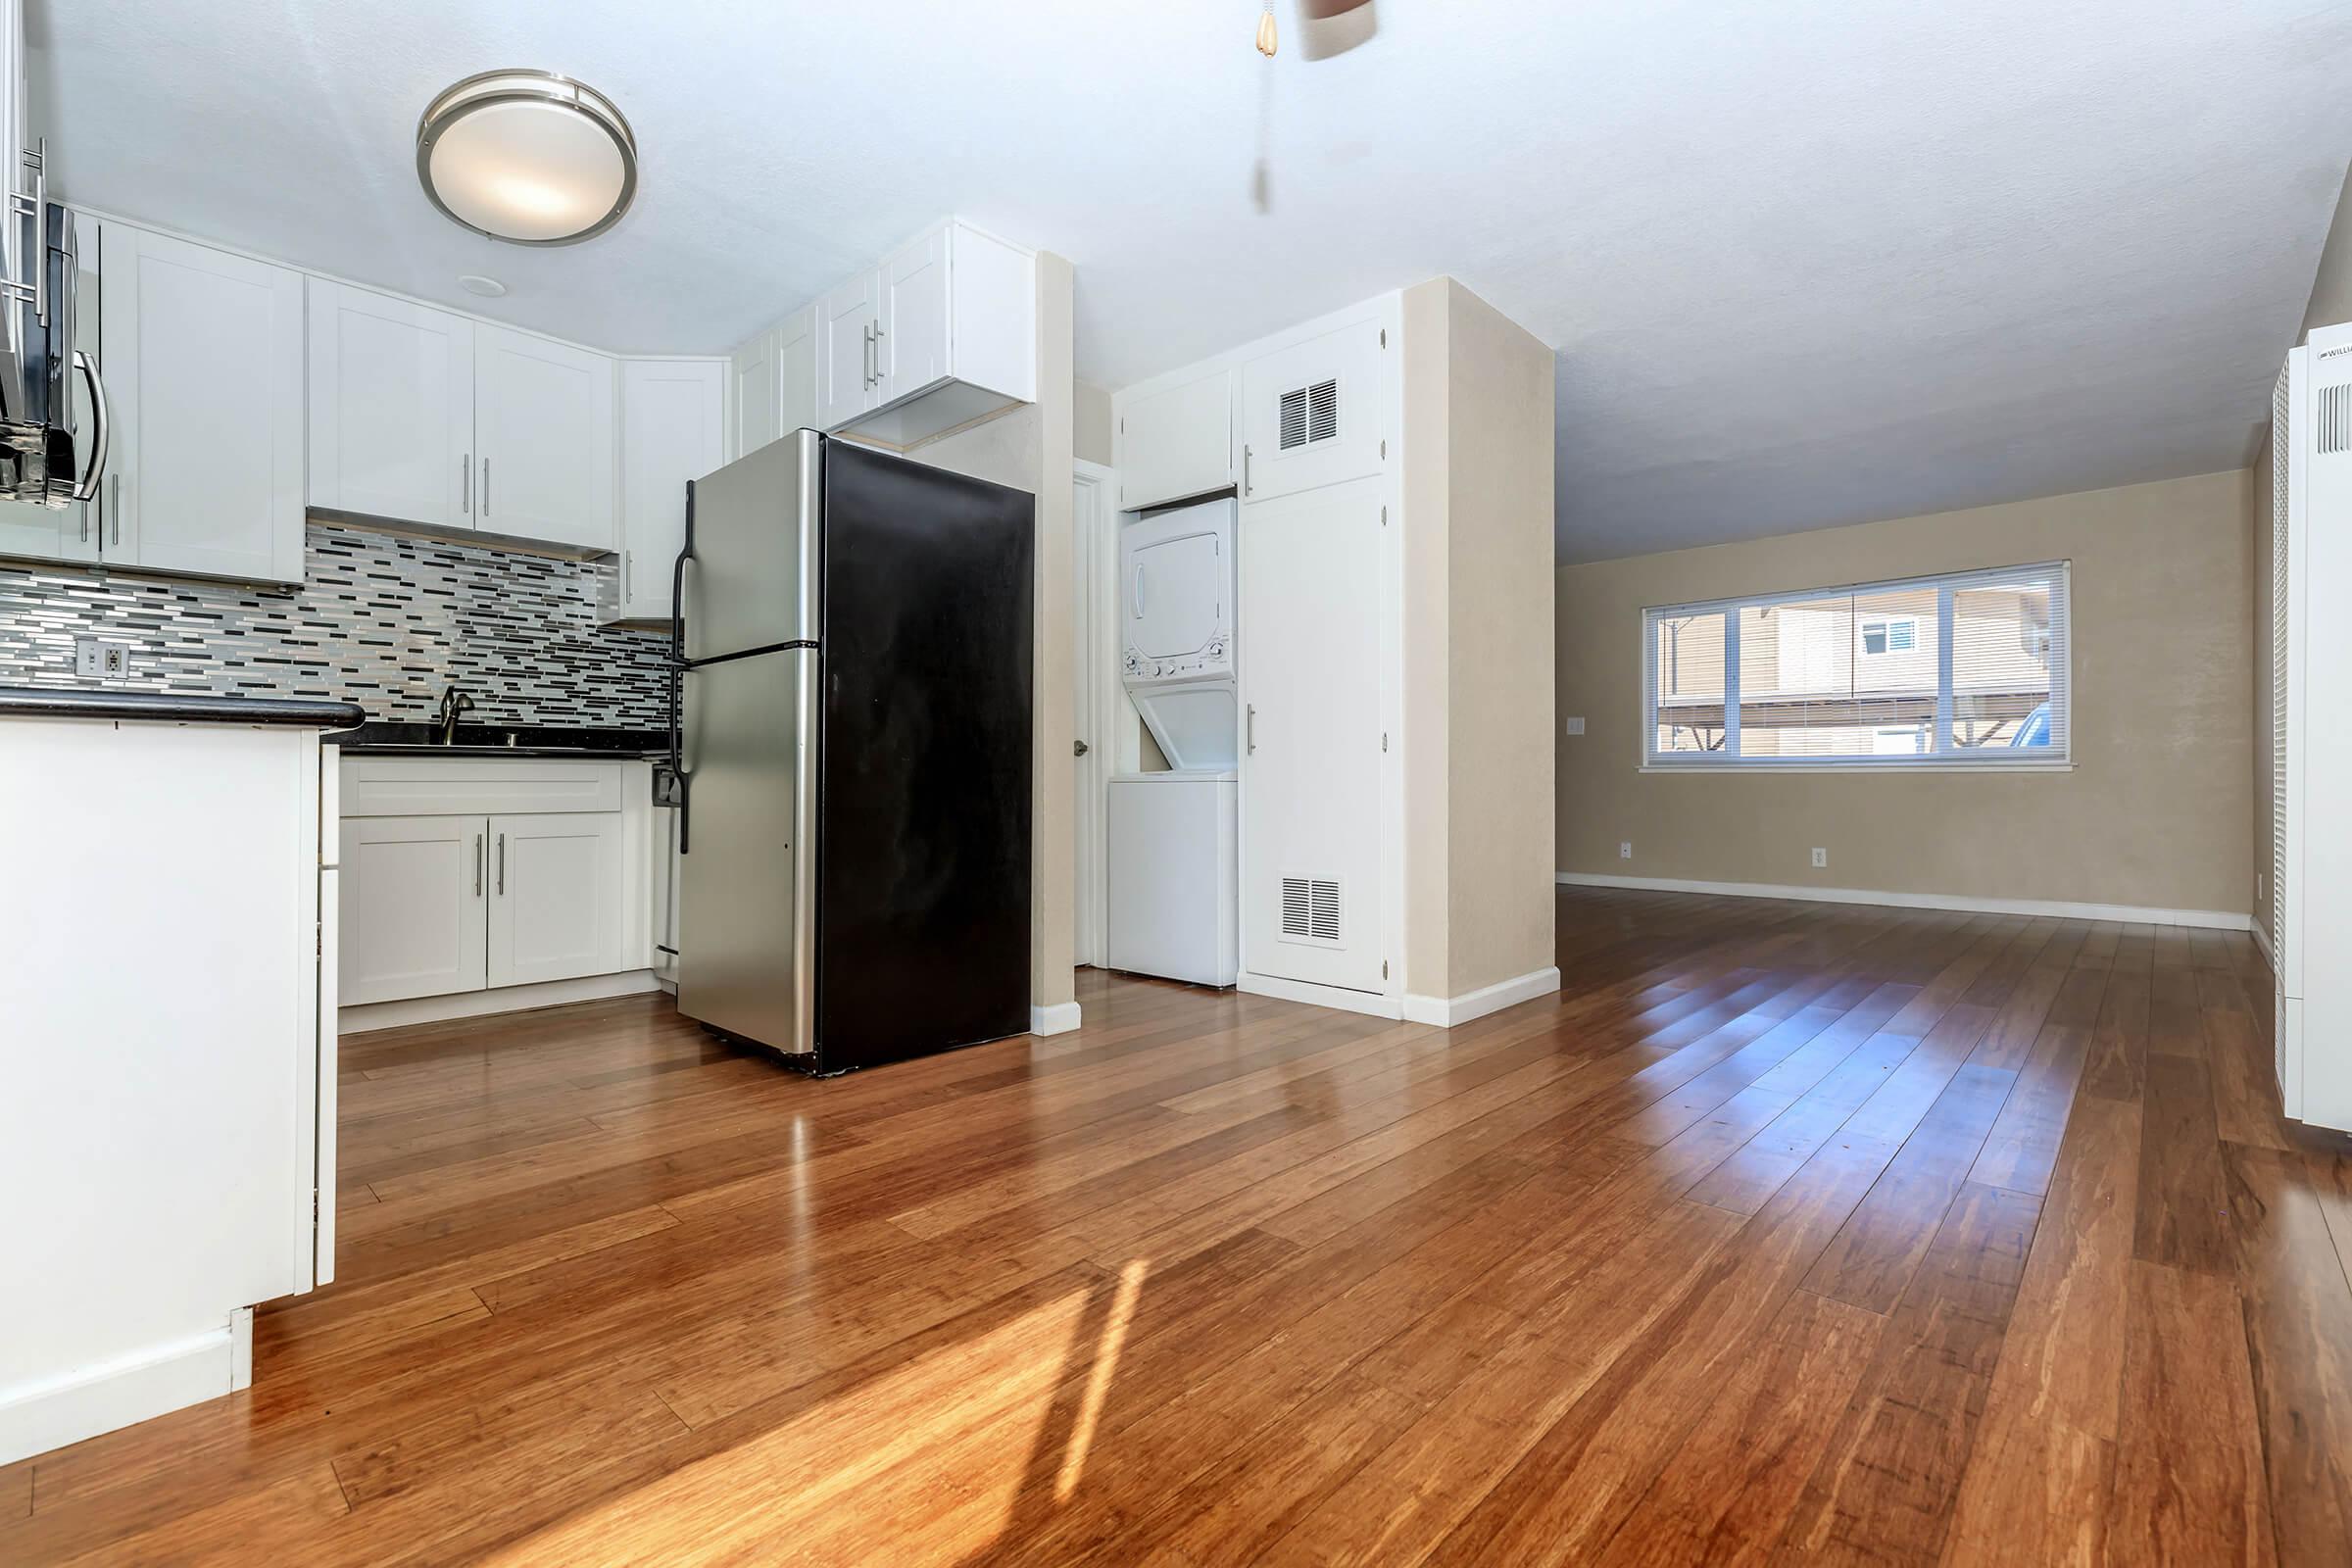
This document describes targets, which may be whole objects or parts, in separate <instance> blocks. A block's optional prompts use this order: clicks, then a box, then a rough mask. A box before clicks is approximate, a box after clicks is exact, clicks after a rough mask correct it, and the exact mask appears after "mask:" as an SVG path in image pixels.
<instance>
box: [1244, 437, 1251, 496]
mask: <svg viewBox="0 0 2352 1568" xmlns="http://www.w3.org/2000/svg"><path fill="white" fill-rule="evenodd" d="M1249 493H1250V449H1249V448H1248V447H1244V448H1242V494H1244V495H1248V494H1249Z"/></svg>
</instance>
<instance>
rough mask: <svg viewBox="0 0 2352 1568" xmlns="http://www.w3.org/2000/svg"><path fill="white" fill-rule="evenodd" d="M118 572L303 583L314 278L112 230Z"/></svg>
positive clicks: (111, 389)
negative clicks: (306, 289) (308, 303)
mask: <svg viewBox="0 0 2352 1568" xmlns="http://www.w3.org/2000/svg"><path fill="white" fill-rule="evenodd" d="M105 240H106V247H107V249H106V263H105V288H106V310H105V318H104V325H103V328H102V336H101V338H100V343H101V349H100V356H101V358H100V363H101V364H102V365H103V366H104V367H105V368H106V371H107V382H108V386H107V390H108V393H109V401H110V403H111V404H112V407H113V417H114V451H113V454H112V456H111V458H110V460H109V464H108V466H109V467H110V468H111V470H112V472H111V473H110V475H109V477H108V480H107V491H106V499H107V502H108V504H109V508H110V511H111V514H112V515H111V516H110V517H109V519H108V527H107V538H106V541H105V546H104V554H105V557H106V559H108V560H109V561H117V562H121V563H123V564H135V565H140V566H147V567H151V568H154V569H156V570H161V571H173V572H189V573H194V574H198V575H203V576H213V577H231V578H235V579H238V580H240V581H244V582H292V583H298V582H300V581H302V542H303V401H304V400H303V279H302V274H301V273H299V272H296V271H293V270H290V269H287V268H283V267H271V266H269V265H267V264H265V263H262V262H256V261H252V260H249V259H248V258H246V257H242V256H231V255H230V254H228V253H227V252H226V251H217V250H213V249H211V248H210V247H208V246H203V245H191V244H189V243H188V242H187V241H186V240H182V239H173V238H171V237H170V236H168V235H164V234H151V233H148V232H147V231H146V230H144V229H139V228H132V227H129V226H127V225H125V224H122V223H109V224H107V225H106V235H105Z"/></svg>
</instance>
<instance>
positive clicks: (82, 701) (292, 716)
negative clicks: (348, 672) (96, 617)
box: [0, 686, 368, 729]
mask: <svg viewBox="0 0 2352 1568" xmlns="http://www.w3.org/2000/svg"><path fill="white" fill-rule="evenodd" d="M367 716H368V715H367V713H366V712H364V711H362V710H361V708H360V706H359V704H357V703H336V702H329V701H326V700H325V699H323V698H320V699H317V700H313V699H309V698H283V697H224V696H220V695H217V694H214V693H209V692H124V691H113V690H109V689H105V688H101V687H96V686H0V718H116V719H135V720H138V721H140V722H144V723H158V724H282V725H285V726H287V727H289V728H296V729H348V728H350V727H351V726H352V725H354V724H358V723H360V722H362V721H363V720H365V719H366V718H367Z"/></svg>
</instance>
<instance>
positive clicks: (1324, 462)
mask: <svg viewBox="0 0 2352 1568" xmlns="http://www.w3.org/2000/svg"><path fill="white" fill-rule="evenodd" d="M1388 336H1389V334H1388V329H1387V327H1386V326H1385V325H1384V324H1383V322H1382V321H1381V320H1379V319H1359V320H1353V321H1348V322H1346V323H1344V324H1341V325H1338V326H1336V327H1333V328H1332V329H1330V330H1328V331H1320V332H1316V333H1314V334H1313V335H1310V336H1307V337H1305V338H1303V339H1301V340H1299V341H1296V342H1290V343H1286V344H1284V345H1282V346H1280V347H1277V348H1273V349H1271V350H1269V351H1267V352H1265V353H1262V354H1258V355H1255V356H1253V357H1251V358H1250V359H1248V360H1245V361H1244V362H1243V364H1242V366H1241V370H1240V375H1239V381H1240V406H1239V410H1238V416H1239V417H1238V418H1237V420H1236V423H1237V424H1238V426H1239V428H1240V431H1241V440H1242V474H1241V479H1242V484H1241V500H1242V511H1241V523H1240V528H1239V530H1238V531H1239V533H1240V551H1241V578H1242V589H1241V612H1242V613H1241V630H1240V633H1239V634H1240V636H1241V637H1242V638H1243V639H1244V642H1243V646H1244V647H1245V648H1246V649H1247V653H1246V655H1245V657H1244V658H1243V660H1242V662H1241V696H1242V705H1243V719H1244V723H1243V729H1244V754H1245V755H1244V756H1243V759H1242V790H1241V795H1242V875H1241V897H1242V961H1243V966H1244V968H1245V969H1247V970H1249V971H1250V972H1251V973H1253V974H1257V975H1261V976H1266V977H1270V978H1274V979H1280V980H1290V981H1297V982H1303V983H1305V984H1309V985H1317V986H1331V987H1336V988H1339V989H1341V990H1346V991H1355V992H1365V993H1371V994H1375V995H1377V994H1380V993H1383V992H1385V991H1386V990H1387V989H1388V981H1389V977H1390V972H1391V961H1390V959H1391V955H1390V953H1389V937H1388V921H1387V918H1386V910H1385V905H1386V903H1387V900H1388V898H1389V897H1391V896H1393V895H1392V890H1390V889H1389V888H1388V887H1387V886H1386V883H1387V881H1388V878H1386V877H1385V876H1384V874H1383V860H1384V855H1383V847H1384V846H1383V839H1384V833H1383V826H1382V811H1381V794H1382V780H1383V773H1384V771H1385V770H1386V768H1387V767H1388V765H1389V764H1390V762H1391V758H1392V754H1391V752H1390V744H1391V739H1392V738H1391V736H1390V734H1389V731H1388V728H1387V727H1386V725H1385V724H1384V720H1383V711H1384V710H1383V702H1382V697H1383V692H1382V687H1383V674H1384V663H1385V661H1384V659H1383V650H1384V648H1386V647H1388V646H1390V638H1389V633H1388V626H1389V623H1390V621H1391V618H1392V616H1391V611H1392V610H1393V608H1394V607H1393V606H1392V605H1391V604H1390V603H1389V602H1388V595H1387V594H1386V592H1385V589H1384V582H1383V573H1382V569H1381V565H1382V555H1383V552H1382V543H1383V540H1382V535H1383V532H1384V530H1385V524H1386V518H1387V516H1388V508H1389V503H1390V488H1391V487H1390V482H1389V476H1388V474H1387V472H1386V471H1385V470H1386V466H1387V465H1386V453H1387V447H1388V436H1387V407H1388V402H1387V399H1386V397H1385V396H1384V387H1383V381H1384V375H1383V371H1384V368H1385V367H1384V361H1385V360H1387V359H1388V358H1390V356H1389V354H1388V351H1387V349H1386V347H1385V345H1386V343H1387V341H1388Z"/></svg>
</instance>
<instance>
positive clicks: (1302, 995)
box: [1235, 970, 1404, 1018]
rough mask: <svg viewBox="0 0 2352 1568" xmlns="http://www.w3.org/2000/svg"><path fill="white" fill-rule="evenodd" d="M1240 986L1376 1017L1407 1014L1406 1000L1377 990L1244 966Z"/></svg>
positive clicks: (1253, 992) (1257, 993)
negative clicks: (1315, 982)
mask: <svg viewBox="0 0 2352 1568" xmlns="http://www.w3.org/2000/svg"><path fill="white" fill-rule="evenodd" d="M1235 984H1236V986H1237V987H1238V988H1239V989H1240V990H1243V991H1247V992H1249V993H1250V995H1251V996H1253V997H1276V998H1279V999H1281V1000H1282V1001H1284V1002H1303V1003H1305V1004H1307V1005H1309V1006H1314V1007H1337V1008H1338V1009H1340V1010H1341V1011H1342V1012H1361V1013H1367V1014H1369V1015H1371V1016H1372V1017H1375V1018H1401V1017H1403V1016H1404V1007H1403V1004H1402V1000H1401V999H1400V998H1397V997H1391V996H1384V995H1382V994H1381V993H1380V992H1377V991H1350V990H1348V988H1347V987H1345V986H1318V985H1313V984H1310V983H1308V982H1307V981H1304V980H1285V979H1283V978H1282V977H1280V976H1279V975H1271V974H1251V973H1250V972H1249V971H1247V970H1244V971H1243V973H1242V977H1241V979H1240V980H1238V981H1236V982H1235Z"/></svg>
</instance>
